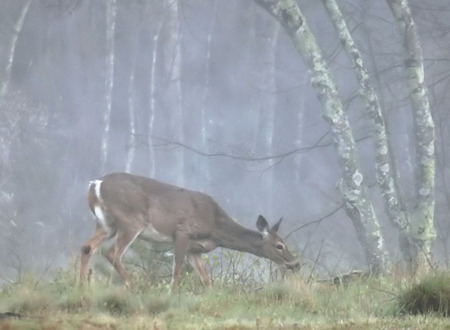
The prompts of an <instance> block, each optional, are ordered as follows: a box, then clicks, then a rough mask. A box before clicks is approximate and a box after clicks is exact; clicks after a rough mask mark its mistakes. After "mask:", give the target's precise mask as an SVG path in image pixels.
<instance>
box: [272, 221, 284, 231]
mask: <svg viewBox="0 0 450 330" xmlns="http://www.w3.org/2000/svg"><path fill="white" fill-rule="evenodd" d="M282 220H283V218H280V220H278V222H277V223H276V224H274V225H273V226H272V229H271V231H272V232H274V233H277V232H278V229H280V224H281V221H282Z"/></svg>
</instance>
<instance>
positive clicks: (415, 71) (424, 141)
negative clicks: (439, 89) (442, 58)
mask: <svg viewBox="0 0 450 330" xmlns="http://www.w3.org/2000/svg"><path fill="white" fill-rule="evenodd" d="M386 1H387V3H388V4H389V7H390V9H391V12H392V14H393V16H394V17H395V19H396V21H397V26H398V28H399V31H400V35H401V37H402V40H403V45H404V47H405V66H406V71H407V75H406V79H407V83H408V86H409V88H410V90H411V94H410V97H411V103H412V111H413V117H414V124H415V148H416V169H415V171H416V196H417V197H416V198H417V202H416V205H415V212H414V214H412V215H411V225H410V230H409V234H410V236H411V237H412V239H413V241H414V243H415V244H414V245H413V246H412V248H413V249H415V251H413V253H414V254H413V256H412V258H413V259H416V261H417V263H422V264H425V262H426V261H427V260H426V259H428V258H429V256H430V255H431V245H432V243H433V241H434V239H435V237H436V233H435V228H434V223H433V221H434V203H435V200H434V189H435V182H434V179H435V153H434V122H433V118H432V116H431V109H430V103H429V100H428V91H427V87H426V85H425V83H424V77H425V74H424V66H423V54H422V48H421V45H420V41H419V36H418V33H417V29H416V25H415V23H414V20H413V18H412V16H411V10H410V7H409V4H408V1H407V0H386Z"/></svg>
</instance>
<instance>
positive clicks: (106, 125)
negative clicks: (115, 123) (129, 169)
mask: <svg viewBox="0 0 450 330" xmlns="http://www.w3.org/2000/svg"><path fill="white" fill-rule="evenodd" d="M116 12H117V6H116V0H108V2H107V6H106V79H105V110H104V111H103V135H102V140H101V158H100V168H101V172H104V171H105V167H106V161H107V159H108V148H109V146H108V139H109V129H110V121H111V108H112V96H113V87H114V57H115V56H114V38H115V30H116Z"/></svg>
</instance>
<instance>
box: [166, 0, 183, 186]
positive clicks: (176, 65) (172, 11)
mask: <svg viewBox="0 0 450 330" xmlns="http://www.w3.org/2000/svg"><path fill="white" fill-rule="evenodd" d="M165 6H166V8H167V10H168V21H167V23H166V27H167V30H168V37H167V40H166V43H165V45H164V47H165V49H164V53H165V60H166V61H165V64H166V65H165V68H164V69H165V72H166V74H167V76H168V77H169V79H168V88H167V90H166V101H167V104H168V105H169V109H170V111H171V113H172V116H171V120H172V122H171V132H172V134H173V136H174V137H175V139H177V140H178V141H180V142H181V143H183V142H184V114H183V99H182V89H181V72H182V68H181V31H180V21H179V19H180V17H179V8H178V6H179V3H178V0H175V1H174V0H166V1H165ZM175 158H176V160H175V163H176V164H177V167H178V168H177V172H178V175H177V177H176V184H177V185H179V186H184V149H183V148H178V149H177V150H175Z"/></svg>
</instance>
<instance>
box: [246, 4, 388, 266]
mask: <svg viewBox="0 0 450 330" xmlns="http://www.w3.org/2000/svg"><path fill="white" fill-rule="evenodd" d="M255 2H256V3H258V4H260V5H261V6H262V7H263V8H264V9H266V10H267V11H268V12H269V13H270V14H271V15H273V16H274V17H275V18H276V19H277V20H278V21H279V22H280V23H281V25H282V26H284V28H285V29H286V30H287V32H288V33H289V35H290V36H291V39H292V41H293V42H294V45H295V47H296V48H297V50H298V51H299V53H300V55H301V56H302V57H303V59H304V61H305V62H306V63H307V65H308V67H309V68H310V70H311V74H312V85H313V88H314V89H315V90H316V92H317V94H318V96H319V99H320V101H321V102H322V104H323V106H324V111H325V113H324V118H325V120H326V121H327V122H329V123H330V125H331V132H332V135H333V142H334V144H335V147H336V149H337V151H338V159H339V163H340V165H341V168H342V175H343V178H342V179H341V180H340V182H339V184H338V185H339V188H340V190H341V193H342V195H343V197H344V199H345V204H346V211H347V214H348V215H349V216H350V218H351V220H352V222H353V224H354V226H355V228H356V232H357V235H358V239H359V240H360V243H361V245H362V246H363V249H364V253H365V256H366V260H367V262H368V264H369V267H370V269H371V271H372V272H374V273H378V272H380V271H382V270H383V269H384V266H385V251H384V246H383V238H382V235H381V231H380V226H379V223H378V219H377V216H376V214H375V212H374V209H373V206H372V204H371V203H370V201H369V199H368V196H367V192H366V189H365V187H364V185H363V175H362V174H361V171H360V170H359V160H358V155H357V153H356V150H355V140H354V138H353V134H352V132H351V130H350V124H349V122H348V119H347V116H346V115H345V112H344V107H343V105H342V102H341V100H340V98H339V96H338V92H337V88H336V84H335V82H334V80H333V78H332V76H331V74H330V72H329V69H328V67H327V64H326V63H325V61H324V60H323V57H322V54H321V51H320V49H319V47H318V45H317V43H316V41H315V38H314V36H313V34H312V33H311V31H310V30H309V27H308V25H307V24H306V21H305V18H304V16H303V15H302V13H301V11H300V8H299V7H298V5H297V3H296V2H295V1H294V0H255Z"/></svg>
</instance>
